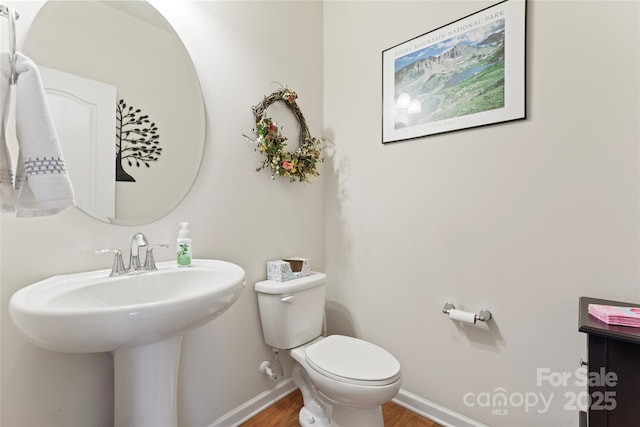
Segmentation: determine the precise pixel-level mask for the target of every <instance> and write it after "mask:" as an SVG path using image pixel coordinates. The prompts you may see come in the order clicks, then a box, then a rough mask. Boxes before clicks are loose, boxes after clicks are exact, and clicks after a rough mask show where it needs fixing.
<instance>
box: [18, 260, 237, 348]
mask: <svg viewBox="0 0 640 427" xmlns="http://www.w3.org/2000/svg"><path fill="white" fill-rule="evenodd" d="M157 266H158V271H153V272H144V273H138V274H129V275H123V276H116V277H109V271H110V270H98V271H90V272H84V273H75V274H68V275H62V276H53V277H50V278H48V279H45V280H42V281H40V282H37V283H34V284H32V285H29V286H27V287H25V288H23V289H21V290H19V291H18V292H16V293H15V294H14V295H13V297H12V298H11V302H10V304H9V306H10V313H11V318H12V319H13V321H14V322H15V324H16V326H18V329H20V330H21V331H22V332H23V333H24V334H25V335H26V336H27V337H28V338H29V339H30V340H31V341H32V342H34V343H35V344H37V345H39V346H41V347H44V348H47V349H49V350H54V351H61V352H71V353H93V352H103V351H114V350H116V349H118V348H121V347H126V346H138V345H141V344H146V343H152V342H157V341H161V340H164V339H167V338H170V337H172V336H176V335H179V334H182V333H183V332H184V331H186V330H189V329H191V328H194V327H197V326H200V325H202V324H204V323H206V322H208V321H210V320H212V319H213V318H215V317H216V316H218V315H220V314H222V312H224V311H225V310H226V309H227V308H229V307H230V306H231V305H232V304H233V302H235V300H236V299H237V298H238V297H239V296H240V293H241V292H242V289H243V287H244V284H245V272H244V270H243V269H242V268H240V267H239V266H237V265H235V264H231V263H228V262H224V261H216V260H202V259H200V260H194V261H193V265H192V266H191V267H177V266H176V263H175V261H167V262H160V263H158V264H157Z"/></svg>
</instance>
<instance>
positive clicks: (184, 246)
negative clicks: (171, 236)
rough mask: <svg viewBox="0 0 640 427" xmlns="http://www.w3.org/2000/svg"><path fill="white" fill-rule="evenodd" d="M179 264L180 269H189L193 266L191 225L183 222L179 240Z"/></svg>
mask: <svg viewBox="0 0 640 427" xmlns="http://www.w3.org/2000/svg"><path fill="white" fill-rule="evenodd" d="M176 242H177V249H178V251H177V258H176V260H177V262H178V267H188V266H190V265H191V234H190V233H189V223H188V222H181V223H180V230H179V231H178V239H177V241H176Z"/></svg>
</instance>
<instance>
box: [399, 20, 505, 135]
mask: <svg viewBox="0 0 640 427" xmlns="http://www.w3.org/2000/svg"><path fill="white" fill-rule="evenodd" d="M395 68H396V70H395V94H396V98H397V99H399V102H400V103H403V102H404V103H406V102H407V99H408V100H409V106H408V112H407V114H404V115H399V116H398V118H397V120H396V121H395V124H394V126H395V128H396V129H398V128H401V127H409V126H414V125H416V124H420V123H427V122H432V121H438V120H445V119H451V118H454V117H459V116H464V115H467V114H473V113H478V112H482V111H487V110H493V109H496V108H503V107H504V19H500V20H498V21H495V22H492V23H490V24H487V25H484V26H482V27H480V28H477V29H474V30H471V31H467V32H466V33H464V34H462V35H460V36H457V37H454V38H450V39H448V40H444V41H443V42H440V43H437V44H435V45H432V46H429V47H426V48H424V49H420V50H418V51H416V52H413V53H411V54H409V55H405V56H402V57H399V58H397V59H396V60H395ZM407 95H408V97H407ZM412 102H413V106H412V104H411V103H412Z"/></svg>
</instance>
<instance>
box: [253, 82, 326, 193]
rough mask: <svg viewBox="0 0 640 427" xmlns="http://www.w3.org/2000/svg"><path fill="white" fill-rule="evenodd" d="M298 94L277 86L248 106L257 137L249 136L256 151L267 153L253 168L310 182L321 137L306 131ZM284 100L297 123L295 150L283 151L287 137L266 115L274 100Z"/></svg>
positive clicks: (314, 172)
mask: <svg viewBox="0 0 640 427" xmlns="http://www.w3.org/2000/svg"><path fill="white" fill-rule="evenodd" d="M297 97H298V94H296V93H295V92H294V91H292V90H290V89H287V88H285V89H280V90H278V91H276V92H273V93H272V94H271V95H269V96H267V97H265V98H264V100H263V101H262V102H261V103H260V104H258V105H256V106H254V107H252V108H251V110H252V111H253V115H254V117H255V120H256V128H255V129H254V132H255V134H256V138H250V137H248V136H246V135H244V136H245V138H247V139H248V140H249V141H250V142H253V143H254V144H256V148H255V151H259V152H261V153H263V154H264V155H265V156H266V159H264V161H263V162H262V163H261V164H260V166H259V167H258V168H257V169H256V171H260V170H262V169H266V168H269V169H271V179H275V178H276V176H282V177H285V178H289V181H290V182H294V181H295V180H298V181H299V182H310V178H312V177H314V176H318V175H320V174H319V173H318V170H317V165H318V162H322V161H323V160H324V159H322V158H321V157H320V155H321V152H322V142H323V141H324V140H323V139H318V138H314V137H313V136H311V134H310V133H309V128H308V126H307V122H306V120H305V119H304V116H303V115H302V112H301V111H300V108H299V107H298V104H296V98H297ZM278 101H281V102H284V104H285V105H286V106H287V108H288V109H289V110H291V112H292V113H293V115H294V116H295V118H296V119H297V120H298V124H299V125H300V146H299V147H298V149H297V150H295V151H294V152H292V153H291V152H288V151H285V150H284V148H285V147H286V145H287V144H286V141H287V138H286V137H285V136H284V135H282V133H281V132H280V129H279V128H278V125H277V123H276V122H274V121H273V120H272V119H271V117H269V116H267V115H266V114H265V113H266V110H267V108H268V107H269V106H270V105H271V104H273V103H275V102H278Z"/></svg>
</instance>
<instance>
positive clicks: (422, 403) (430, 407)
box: [393, 389, 489, 427]
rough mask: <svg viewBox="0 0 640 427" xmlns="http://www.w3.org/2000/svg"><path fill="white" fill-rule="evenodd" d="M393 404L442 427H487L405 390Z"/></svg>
mask: <svg viewBox="0 0 640 427" xmlns="http://www.w3.org/2000/svg"><path fill="white" fill-rule="evenodd" d="M393 402H395V403H397V404H398V405H400V406H402V407H404V408H407V409H408V410H410V411H411V412H415V413H416V414H418V415H422V416H423V417H425V418H429V419H430V420H431V421H435V422H436V423H438V424H440V425H442V426H444V427H489V426H487V425H486V424H482V423H481V422H479V421H476V420H473V419H471V418H469V417H465V416H464V415H462V414H459V413H457V412H455V411H452V410H451V409H447V408H445V407H444V406H441V405H438V404H437V403H434V402H431V401H430V400H427V399H424V398H422V397H420V396H418V395H417V394H413V393H411V392H408V391H406V390H402V389H401V390H400V392H398V394H397V395H396V397H394V398H393Z"/></svg>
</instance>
